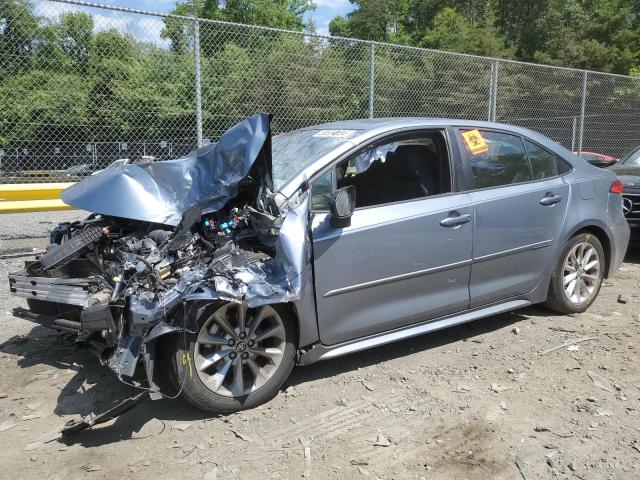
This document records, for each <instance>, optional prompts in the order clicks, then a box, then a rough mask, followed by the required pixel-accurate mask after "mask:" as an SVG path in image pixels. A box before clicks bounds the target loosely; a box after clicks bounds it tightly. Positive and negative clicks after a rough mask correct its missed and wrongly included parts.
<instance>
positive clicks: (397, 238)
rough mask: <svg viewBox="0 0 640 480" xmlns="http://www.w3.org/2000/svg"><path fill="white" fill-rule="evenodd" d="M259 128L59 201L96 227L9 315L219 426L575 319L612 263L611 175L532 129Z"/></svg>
mask: <svg viewBox="0 0 640 480" xmlns="http://www.w3.org/2000/svg"><path fill="white" fill-rule="evenodd" d="M270 120H271V119H270V116H269V115H267V114H256V115H254V116H252V117H250V118H248V119H246V120H244V121H243V122H241V123H239V124H238V125H236V126H235V127H233V128H231V129H230V130H229V131H227V132H226V133H225V134H223V135H222V136H221V137H220V139H219V141H218V142H217V143H216V144H212V145H208V146H205V147H202V148H200V149H198V150H196V151H194V152H193V153H192V154H190V155H189V156H187V157H185V158H181V159H177V160H171V161H163V162H151V163H146V164H123V165H119V166H116V167H114V168H109V169H106V170H104V171H102V172H100V173H99V174H97V175H94V176H91V177H89V178H87V179H85V180H83V181H81V182H79V183H77V184H76V185H74V186H72V187H71V188H69V189H68V190H66V191H65V192H64V193H63V195H62V198H63V200H64V201H65V202H66V203H68V204H70V205H73V206H76V207H78V208H81V209H84V210H88V211H91V212H95V213H93V214H92V215H91V216H89V217H88V218H87V219H86V220H84V221H81V222H74V223H67V224H61V225H59V226H58V227H57V228H55V229H54V230H53V231H52V232H51V243H50V245H49V246H48V248H47V251H46V252H45V253H44V254H43V255H42V256H40V257H39V258H37V259H36V260H35V261H33V262H29V263H28V264H27V265H26V266H25V269H24V270H23V271H21V272H16V273H13V274H11V275H10V278H9V281H10V288H11V291H12V292H13V293H14V294H16V295H19V296H21V297H25V298H27V302H28V306H29V308H28V309H21V308H19V309H16V311H15V314H16V315H19V316H22V317H24V318H28V319H31V320H33V321H35V322H38V323H41V324H44V325H47V326H49V327H51V328H54V329H57V330H60V331H63V332H69V333H71V334H73V335H75V339H76V341H77V342H78V343H79V344H81V345H83V346H86V347H87V348H89V349H90V350H92V351H93V352H95V354H96V355H97V356H98V358H99V359H100V361H101V362H102V363H103V364H105V365H108V366H109V367H110V368H111V369H112V370H113V371H114V372H115V373H116V375H117V376H118V377H119V378H120V379H121V380H122V381H124V382H127V383H130V384H135V385H137V386H140V387H141V388H144V389H145V391H148V392H149V394H150V396H151V398H162V397H163V396H174V395H177V394H180V395H181V396H183V397H184V398H185V399H187V400H188V401H189V402H191V403H192V404H194V405H195V406H197V407H199V408H203V409H206V410H209V411H213V412H231V411H236V410H239V409H243V408H250V407H254V406H256V405H259V404H261V403H263V402H265V401H267V400H269V399H270V398H272V397H273V396H274V395H275V394H276V393H277V391H278V389H279V388H280V387H281V385H282V384H283V383H284V381H285V380H286V378H287V376H288V375H289V373H290V372H291V369H292V368H293V366H294V364H295V363H298V364H309V363H313V362H315V361H318V360H322V359H326V358H332V357H336V356H339V355H344V354H347V353H351V352H355V351H359V350H363V349H365V348H369V347H373V346H376V345H381V344H385V343H389V342H392V341H395V340H399V339H402V338H408V337H411V336H415V335H419V334H423V333H426V332H429V331H434V330H437V329H441V328H445V327H448V326H451V325H455V324H460V323H463V322H467V321H471V320H475V319H478V318H481V317H486V316H489V315H493V314H496V313H500V312H504V311H509V310H513V309H515V308H519V307H523V306H526V305H530V304H532V303H538V302H544V301H546V302H547V305H549V306H550V307H552V308H554V309H556V310H558V311H562V312H579V311H584V310H585V309H586V308H588V306H589V305H590V304H591V303H592V302H593V300H594V299H595V297H596V295H597V294H598V291H599V289H600V286H601V284H602V280H603V278H604V277H605V276H606V275H610V274H612V273H613V272H615V270H616V269H617V267H618V266H619V265H620V263H621V261H622V256H623V255H624V251H625V249H626V244H627V241H628V235H629V231H628V227H627V224H626V222H625V220H624V216H623V214H622V208H621V197H620V194H619V189H617V188H616V181H617V180H616V178H615V176H614V175H613V174H612V173H610V172H607V171H604V170H600V169H597V168H595V167H591V166H590V165H588V164H587V163H586V162H584V161H582V160H580V159H579V158H577V157H575V156H573V155H572V154H571V153H570V152H568V151H566V150H565V149H563V148H562V147H560V146H558V145H556V144H555V143H554V142H552V141H550V140H549V139H547V138H545V137H543V136H541V135H539V134H536V133H534V132H531V131H528V130H524V129H519V128H516V127H510V126H506V125H499V124H489V123H482V122H467V121H453V120H437V119H386V120H384V119H382V120H369V121H349V122H341V123H336V124H327V125H321V126H317V127H311V128H305V129H302V130H297V131H294V132H290V133H287V134H284V135H280V136H277V137H275V138H273V139H272V138H271V131H270Z"/></svg>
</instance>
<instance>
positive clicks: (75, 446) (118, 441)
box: [0, 214, 640, 480]
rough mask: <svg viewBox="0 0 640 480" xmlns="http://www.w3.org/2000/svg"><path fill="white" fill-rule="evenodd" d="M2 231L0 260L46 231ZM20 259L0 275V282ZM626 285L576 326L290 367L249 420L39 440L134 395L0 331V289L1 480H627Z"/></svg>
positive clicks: (396, 347)
mask: <svg viewBox="0 0 640 480" xmlns="http://www.w3.org/2000/svg"><path fill="white" fill-rule="evenodd" d="M67 215H68V214H67ZM7 218H8V217H5V218H4V219H0V220H1V221H2V222H3V228H2V230H3V235H4V237H3V238H4V243H3V244H2V245H4V250H2V251H0V255H5V257H6V256H7V255H9V256H11V257H13V256H14V255H16V254H17V253H20V252H24V251H25V248H26V249H28V248H34V247H35V248H37V247H39V246H40V245H42V244H43V242H44V239H38V238H37V237H38V235H39V234H38V232H37V231H36V232H35V233H30V235H29V237H30V238H29V239H28V241H21V240H20V239H19V236H20V231H21V229H22V227H21V224H22V223H23V222H27V223H29V224H30V225H32V226H33V225H35V224H37V222H44V223H39V224H38V225H41V228H40V230H41V231H42V230H46V227H47V225H49V223H50V222H51V221H52V217H51V215H48V216H47V217H38V218H35V217H33V218H32V217H25V218H22V219H15V218H12V219H11V220H6V219H7ZM43 218H44V219H43ZM9 224H11V225H12V228H14V229H15V232H16V233H15V235H13V236H12V235H11V234H8V233H6V232H7V226H8V225H9ZM36 230H37V229H36ZM30 232H31V231H30ZM43 235H44V233H43ZM40 236H42V235H40ZM14 237H15V238H14ZM0 241H2V239H0ZM12 241H13V242H14V243H15V242H17V243H16V244H15V245H14V244H11V242H12ZM18 244H19V245H18ZM2 245H0V247H2ZM16 245H18V246H16ZM12 252H13V253H12ZM24 259H25V258H24V257H18V258H15V257H14V258H4V259H2V260H0V282H6V280H5V279H6V274H7V272H8V271H9V270H12V269H17V268H19V266H20V265H21V263H22V262H23V261H24ZM639 285H640V251H637V250H636V251H635V252H632V253H630V254H628V255H627V260H626V262H625V264H624V265H623V267H622V269H621V270H620V271H619V272H618V274H617V275H616V276H615V277H613V278H610V279H609V280H608V281H607V282H606V284H605V286H604V287H603V288H602V291H601V293H600V296H599V298H598V299H597V300H596V302H595V303H594V305H593V306H592V307H591V309H590V310H589V311H588V312H587V313H584V314H581V315H575V316H556V315H552V314H551V313H549V312H548V311H545V310H544V309H542V308H540V307H531V308H527V309H524V310H519V311H517V312H513V313H509V314H504V315H499V316H494V317H491V318H486V319H484V320H480V321H477V322H475V323H472V324H468V325H464V326H460V327H456V328H451V329H448V330H445V331H442V332H438V333H435V334H430V335H427V336H423V337H418V338H415V339H412V340H409V341H404V342H400V343H396V344H391V345H387V346H384V347H381V348H376V349H373V350H369V351H365V352H361V353H357V354H354V355H351V356H348V357H344V358H339V359H335V360H331V361H327V362H324V363H319V364H315V365H312V366H309V367H304V368H297V369H296V370H294V373H293V375H292V377H291V378H290V381H289V383H288V384H286V385H285V386H284V389H283V391H282V392H281V393H280V394H279V395H278V396H277V397H276V399H274V400H273V401H271V402H270V403H268V404H267V405H264V406H262V407H260V408H256V409H254V410H249V411H245V412H241V413H238V414H234V415H229V416H226V417H211V416H208V415H207V414H203V413H201V412H199V411H197V410H195V409H193V408H191V407H190V406H189V405H188V404H186V403H184V402H182V401H180V400H160V401H146V402H145V403H143V404H142V405H140V406H138V407H136V408H135V409H133V410H131V411H130V412H128V413H126V414H124V415H123V416H121V417H119V418H117V419H116V420H113V421H111V422H109V423H107V424H104V425H101V426H99V427H96V428H94V429H93V430H88V431H85V432H82V433H79V434H77V435H75V436H73V437H69V438H68V439H65V440H52V439H53V438H54V437H55V433H56V432H57V431H58V430H59V429H60V428H61V427H62V426H63V425H64V424H65V422H67V421H68V420H71V419H78V418H79V417H80V415H83V414H88V413H89V412H91V411H96V412H102V411H104V410H106V409H107V408H109V407H110V406H112V405H114V404H115V403H117V402H118V401H120V400H122V399H124V398H126V397H127V396H129V395H131V394H132V393H134V389H133V388H131V387H128V386H126V385H123V384H121V383H119V382H118V380H117V379H116V377H115V376H114V375H113V374H112V373H111V371H110V370H109V369H108V368H106V367H101V366H100V365H99V364H98V362H97V360H96V359H95V358H94V357H92V356H91V355H90V354H89V353H86V352H84V351H82V350H75V349H74V348H73V345H72V344H71V343H69V342H68V341H66V340H64V339H63V338H62V337H61V336H59V335H57V334H54V333H51V332H48V331H47V330H46V329H44V328H42V327H34V325H33V324H31V323H29V322H27V321H24V320H21V319H17V318H13V317H12V316H11V315H10V310H11V309H12V308H13V307H16V306H19V305H23V302H22V301H21V299H18V298H12V297H11V296H10V295H9V293H8V288H7V286H6V284H5V285H4V286H0V322H1V325H2V329H1V331H0V371H1V372H2V373H1V374H0V465H1V468H0V478H8V479H31V478H33V479H36V478H37V479H80V478H82V479H85V478H88V479H113V478H134V479H137V478H140V479H142V478H145V479H146V478H157V479H198V480H202V479H204V480H214V479H253V478H257V479H258V478H259V479H261V480H264V479H271V478H273V479H286V478H301V477H305V478H317V479H329V478H338V479H343V478H344V479H347V478H360V477H362V478H365V477H370V478H372V479H373V478H380V479H422V478H424V479H450V478H451V479H484V478H487V479H520V478H524V479H525V480H530V479H536V478H560V479H564V478H566V479H573V478H578V479H584V480H586V479H601V478H611V479H634V478H640V289H639V288H638V286H639ZM561 345H563V346H562V347H560V348H558V349H556V350H553V351H548V350H549V349H552V348H553V347H556V346H561ZM545 351H548V353H544V352H545Z"/></svg>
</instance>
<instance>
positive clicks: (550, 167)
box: [524, 140, 559, 180]
mask: <svg viewBox="0 0 640 480" xmlns="http://www.w3.org/2000/svg"><path fill="white" fill-rule="evenodd" d="M524 145H525V147H526V149H527V156H528V157H529V162H530V163H531V173H532V174H533V179H534V180H542V179H544V178H550V177H555V176H557V175H558V161H559V159H558V157H557V156H556V155H554V154H553V153H551V152H549V151H547V150H545V149H544V148H542V147H540V146H538V145H536V144H535V143H533V142H530V141H529V140H525V141H524Z"/></svg>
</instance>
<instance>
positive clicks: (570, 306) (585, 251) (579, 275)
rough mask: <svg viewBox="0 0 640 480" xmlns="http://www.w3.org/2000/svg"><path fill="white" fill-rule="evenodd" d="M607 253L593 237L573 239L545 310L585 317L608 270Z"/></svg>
mask: <svg viewBox="0 0 640 480" xmlns="http://www.w3.org/2000/svg"><path fill="white" fill-rule="evenodd" d="M605 262H606V258H605V255H604V249H603V248H602V244H601V243H600V240H598V238H597V237H596V236H595V235H593V234H590V233H583V234H580V235H576V236H575V237H572V238H571V239H570V240H569V241H568V242H567V244H566V245H565V247H564V249H563V250H562V253H561V255H560V258H559V259H558V264H557V265H556V268H555V269H554V271H553V274H552V276H551V282H550V284H549V293H548V296H547V301H546V302H545V306H547V307H548V308H550V309H551V310H555V311H556V312H559V313H565V314H566V313H582V312H584V311H585V310H587V308H589V306H590V305H591V304H592V303H593V301H594V300H595V299H596V297H597V296H598V292H599V291H600V287H601V286H602V281H603V279H604V272H605V268H606V264H605Z"/></svg>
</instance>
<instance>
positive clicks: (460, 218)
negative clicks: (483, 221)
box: [440, 213, 471, 227]
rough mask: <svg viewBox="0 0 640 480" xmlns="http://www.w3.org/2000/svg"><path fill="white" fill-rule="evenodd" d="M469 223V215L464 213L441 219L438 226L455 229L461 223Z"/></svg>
mask: <svg viewBox="0 0 640 480" xmlns="http://www.w3.org/2000/svg"><path fill="white" fill-rule="evenodd" d="M470 221H471V215H470V214H468V213H465V214H464V215H455V216H453V215H452V216H449V217H447V218H443V219H442V220H440V225H442V226H443V227H455V226H456V225H462V224H463V223H467V222H470Z"/></svg>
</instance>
